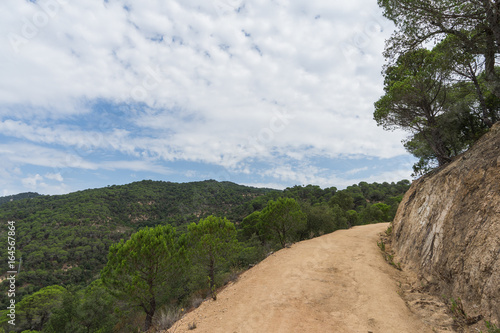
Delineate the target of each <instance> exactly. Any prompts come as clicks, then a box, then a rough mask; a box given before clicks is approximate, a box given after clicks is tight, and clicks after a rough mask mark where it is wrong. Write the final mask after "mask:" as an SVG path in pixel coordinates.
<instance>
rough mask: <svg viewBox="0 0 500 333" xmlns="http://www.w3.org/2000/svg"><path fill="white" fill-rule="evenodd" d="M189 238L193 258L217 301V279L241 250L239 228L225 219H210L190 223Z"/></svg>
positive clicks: (212, 217)
mask: <svg viewBox="0 0 500 333" xmlns="http://www.w3.org/2000/svg"><path fill="white" fill-rule="evenodd" d="M187 237H188V242H189V244H190V246H191V250H190V257H191V258H192V260H193V263H194V264H196V265H198V268H201V269H200V270H199V271H198V276H205V277H206V279H207V280H208V286H209V290H210V293H211V295H212V298H213V299H216V298H217V296H216V293H215V291H216V289H215V288H216V285H217V281H216V279H217V276H218V275H219V274H220V273H221V272H222V271H224V270H225V269H227V268H228V267H229V265H231V264H232V263H233V262H234V261H235V259H236V255H237V253H238V250H239V243H238V240H237V238H236V227H235V226H234V224H233V223H231V222H229V220H227V219H226V218H220V217H215V216H208V217H207V218H205V219H202V220H200V221H199V223H191V224H190V225H189V226H188V235H187ZM200 272H201V273H200Z"/></svg>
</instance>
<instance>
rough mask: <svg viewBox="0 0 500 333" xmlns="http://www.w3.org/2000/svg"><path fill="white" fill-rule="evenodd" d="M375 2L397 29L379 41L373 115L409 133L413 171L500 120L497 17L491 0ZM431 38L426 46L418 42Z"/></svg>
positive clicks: (438, 161)
mask: <svg viewBox="0 0 500 333" xmlns="http://www.w3.org/2000/svg"><path fill="white" fill-rule="evenodd" d="M378 4H379V6H380V7H382V9H383V10H384V15H385V16H386V17H387V18H389V19H390V20H392V21H393V22H394V23H395V24H396V31H395V32H394V33H393V35H392V37H391V38H390V39H389V40H388V41H387V43H386V50H385V53H384V55H385V57H386V59H387V60H388V65H387V66H386V67H385V69H384V76H385V87H384V90H385V95H384V96H382V97H381V98H380V99H379V100H378V101H377V102H376V103H375V113H374V118H375V120H376V121H377V123H378V124H379V125H382V126H384V128H386V129H392V128H402V129H405V130H407V131H409V132H410V133H411V135H410V137H409V138H408V140H406V142H405V148H406V149H407V150H408V151H409V152H410V153H412V154H413V155H415V156H416V157H417V158H418V162H417V163H416V164H415V165H414V175H415V176H419V175H422V174H425V173H426V172H428V171H429V170H432V169H433V168H435V167H436V166H440V165H443V164H445V163H448V162H449V161H450V160H451V158H452V157H454V156H456V155H458V154H460V153H461V152H463V151H464V150H466V149H468V148H469V147H470V146H471V144H472V143H474V142H475V141H476V140H477V138H478V137H480V136H481V135H482V134H483V133H484V132H485V131H486V130H487V129H488V128H490V127H491V126H492V124H493V123H495V122H496V121H498V120H499V119H500V112H499V108H498V106H499V101H500V99H499V98H500V75H499V73H498V72H499V71H498V68H496V67H495V63H496V60H495V59H496V57H497V56H498V53H499V51H500V23H499V21H498V18H497V17H496V14H493V13H495V11H496V9H494V8H493V6H495V5H494V4H492V3H491V2H490V1H465V2H464V1H455V0H444V1H420V0H400V1H392V0H379V1H378ZM490 14H491V15H490ZM430 42H432V43H433V44H434V45H435V47H434V48H433V49H432V50H428V49H425V48H423V47H425V45H429V44H430ZM488 101H492V103H490V102H488Z"/></svg>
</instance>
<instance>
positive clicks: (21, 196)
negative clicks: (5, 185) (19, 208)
mask: <svg viewBox="0 0 500 333" xmlns="http://www.w3.org/2000/svg"><path fill="white" fill-rule="evenodd" d="M39 195H40V194H38V193H35V192H25V193H19V194H15V195H8V196H5V197H0V205H1V204H3V203H6V202H11V201H16V200H21V199H26V198H35V197H37V196H39Z"/></svg>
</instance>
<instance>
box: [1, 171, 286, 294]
mask: <svg viewBox="0 0 500 333" xmlns="http://www.w3.org/2000/svg"><path fill="white" fill-rule="evenodd" d="M272 192H276V193H278V192H279V191H276V190H271V189H263V188H254V187H248V186H242V185H237V184H234V183H231V182H217V181H214V180H208V181H202V182H193V183H171V182H163V181H151V180H144V181H140V182H135V183H131V184H128V185H122V186H108V187H105V188H99V189H90V190H85V191H79V192H74V193H69V194H65V195H42V196H40V195H38V194H36V193H23V194H19V195H16V196H9V197H3V198H2V199H3V204H1V205H0V223H1V224H2V225H4V226H5V225H6V222H7V221H12V220H13V221H15V222H16V224H15V226H16V237H15V238H16V249H17V255H16V257H17V258H21V257H22V268H21V269H22V272H23V274H21V275H19V281H18V283H19V286H24V288H23V287H21V288H20V289H19V293H18V294H19V295H23V294H25V293H31V292H33V291H35V290H37V289H39V288H40V287H42V286H47V285H51V284H60V285H67V284H85V283H86V282H88V281H90V280H92V279H94V278H95V277H96V275H97V274H98V273H99V271H100V269H101V268H102V267H103V266H104V264H105V263H106V260H107V254H108V248H109V246H110V245H111V244H112V243H115V242H118V241H119V240H120V239H121V238H125V239H127V238H128V237H129V236H130V234H131V233H133V232H135V231H137V230H138V229H139V228H141V227H145V226H153V225H157V224H165V223H170V224H172V225H175V226H178V227H179V229H183V228H185V227H186V225H187V223H189V222H194V221H198V220H199V219H200V218H203V217H206V216H208V215H211V214H214V215H218V216H226V217H228V218H229V219H230V220H231V221H233V222H238V221H241V220H242V219H243V218H244V217H245V216H246V215H248V214H250V213H251V212H253V210H254V209H253V207H252V206H249V205H248V203H249V202H251V201H252V200H253V199H255V198H257V197H259V196H263V195H266V194H268V193H272ZM22 197H23V199H21V198H22ZM11 199H13V200H12V201H11ZM246 204H247V205H246ZM6 232H7V230H6V228H2V229H1V230H0V244H1V245H0V246H2V248H4V249H7V235H6ZM5 255H6V254H5V253H3V254H2V258H4V260H2V262H1V263H0V267H1V270H2V272H6V271H8V270H9V269H8V267H7V260H6V259H5ZM34 284H36V285H34ZM4 296H5V295H4V293H2V296H0V297H4ZM1 301H3V299H0V303H1Z"/></svg>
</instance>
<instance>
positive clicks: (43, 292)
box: [18, 286, 67, 331]
mask: <svg viewBox="0 0 500 333" xmlns="http://www.w3.org/2000/svg"><path fill="white" fill-rule="evenodd" d="M66 293H67V291H66V289H65V288H64V287H61V286H48V287H45V288H42V289H40V290H39V291H37V292H36V293H34V294H31V295H29V296H26V297H24V298H23V299H22V300H21V302H19V305H18V309H19V316H20V318H21V323H22V324H21V327H22V328H26V329H29V330H36V331H41V330H42V329H43V327H44V325H45V324H46V323H47V322H48V321H49V319H50V316H51V315H52V311H53V309H55V308H56V307H58V306H60V305H61V303H62V301H63V298H64V295H65V294H66Z"/></svg>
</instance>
